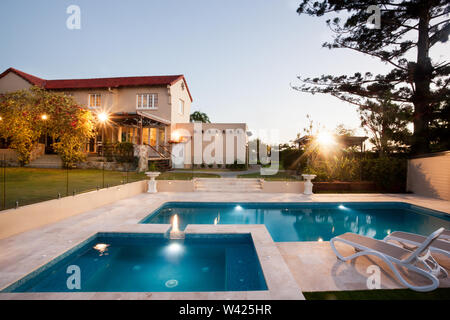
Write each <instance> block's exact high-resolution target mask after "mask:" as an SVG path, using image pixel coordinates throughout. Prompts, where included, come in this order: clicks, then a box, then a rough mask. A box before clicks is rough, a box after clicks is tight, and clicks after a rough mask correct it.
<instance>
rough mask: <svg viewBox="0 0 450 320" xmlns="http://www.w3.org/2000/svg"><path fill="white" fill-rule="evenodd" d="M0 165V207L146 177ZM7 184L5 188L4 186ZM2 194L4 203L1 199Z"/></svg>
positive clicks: (168, 176)
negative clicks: (0, 166) (4, 172)
mask: <svg viewBox="0 0 450 320" xmlns="http://www.w3.org/2000/svg"><path fill="white" fill-rule="evenodd" d="M5 171H6V175H5V176H4V174H3V168H0V209H3V208H6V209H8V208H14V207H15V205H16V201H18V202H19V206H24V205H27V204H31V203H36V202H41V201H46V200H51V199H56V198H58V193H59V194H61V197H65V196H66V195H73V192H74V191H75V192H76V193H81V192H87V191H91V190H95V189H97V187H99V188H102V187H107V186H108V185H109V186H115V185H119V184H123V183H127V182H134V181H139V180H144V179H147V177H146V175H145V174H144V173H136V172H128V173H126V172H120V171H108V170H105V171H103V170H96V169H72V170H68V171H67V170H65V169H41V168H5ZM194 176H195V177H206V178H220V176H219V175H213V174H206V173H200V174H198V173H197V174H194ZM192 177H193V176H192V173H191V172H181V173H175V172H164V173H162V174H161V176H159V177H158V179H159V180H190V179H192ZM5 186H6V188H5ZM4 197H5V199H6V201H5V202H6V203H4V200H3V199H4Z"/></svg>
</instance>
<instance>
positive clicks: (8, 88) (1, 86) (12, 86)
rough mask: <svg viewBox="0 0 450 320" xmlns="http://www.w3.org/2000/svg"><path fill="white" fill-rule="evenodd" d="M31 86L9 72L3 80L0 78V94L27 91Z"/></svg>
mask: <svg viewBox="0 0 450 320" xmlns="http://www.w3.org/2000/svg"><path fill="white" fill-rule="evenodd" d="M30 87H31V84H30V83H29V82H28V81H26V80H24V79H23V78H21V77H19V76H18V75H17V74H15V73H14V72H9V73H8V74H6V75H5V76H4V77H3V78H0V93H6V92H12V91H17V90H22V89H28V88H30Z"/></svg>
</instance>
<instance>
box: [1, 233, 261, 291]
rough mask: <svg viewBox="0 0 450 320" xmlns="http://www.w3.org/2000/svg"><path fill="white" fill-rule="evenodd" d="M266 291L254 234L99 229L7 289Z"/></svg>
mask: <svg viewBox="0 0 450 320" xmlns="http://www.w3.org/2000/svg"><path fill="white" fill-rule="evenodd" d="M250 290H251V291H254V290H267V286H266V282H265V280H264V275H263V272H262V269H261V266H260V263H259V260H258V256H257V254H256V250H255V247H254V245H253V241H252V238H251V236H250V234H232V235H231V234H230V235H228V234H219V235H217V234H216V235H189V234H187V235H186V239H184V240H169V239H167V238H165V237H164V236H163V235H162V234H140V233H130V234H128V233H99V234H97V235H95V236H94V237H92V238H90V239H88V240H86V241H84V242H83V243H81V244H80V245H78V246H76V247H75V248H73V249H70V250H69V251H67V252H66V253H64V254H63V255H61V256H59V257H57V258H55V259H54V260H52V261H50V262H49V263H47V264H46V265H44V266H43V267H41V268H39V269H37V270H36V271H34V272H32V273H31V274H29V275H27V276H25V277H24V278H22V279H21V280H19V281H17V282H15V283H13V284H12V285H10V286H9V287H7V288H6V289H4V290H3V291H2V292H195V291H250Z"/></svg>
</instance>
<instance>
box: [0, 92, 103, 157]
mask: <svg viewBox="0 0 450 320" xmlns="http://www.w3.org/2000/svg"><path fill="white" fill-rule="evenodd" d="M0 117H1V120H0V137H2V138H4V139H9V140H10V141H11V144H10V147H11V148H12V149H15V150H16V152H17V155H18V159H19V162H20V164H21V165H25V164H27V163H28V162H29V161H30V156H31V151H32V149H33V145H34V144H35V143H37V141H38V139H39V137H40V136H41V135H42V134H43V133H44V132H45V133H46V134H48V135H50V136H51V137H52V138H53V141H57V142H55V143H53V148H54V150H55V151H56V152H57V153H58V154H59V155H60V156H61V159H62V161H63V163H64V164H65V165H73V164H74V163H75V162H78V161H81V160H83V159H84V156H85V155H84V152H83V145H84V144H85V142H86V140H87V139H89V138H91V137H92V136H93V135H94V125H95V122H94V117H93V115H92V113H91V112H90V111H89V110H86V109H83V108H82V107H80V106H79V105H78V104H77V102H76V101H75V100H74V99H73V98H72V97H69V96H66V95H64V94H62V93H54V92H49V91H46V90H44V89H41V88H38V87H32V88H31V89H30V90H20V91H16V92H12V93H7V94H3V95H0Z"/></svg>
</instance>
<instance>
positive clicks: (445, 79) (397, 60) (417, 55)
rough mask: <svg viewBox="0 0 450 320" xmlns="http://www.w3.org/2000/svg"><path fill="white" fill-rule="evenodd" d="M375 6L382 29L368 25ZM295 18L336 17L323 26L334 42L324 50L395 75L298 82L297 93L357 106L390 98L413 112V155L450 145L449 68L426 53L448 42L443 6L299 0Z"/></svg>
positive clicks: (425, 1) (415, 0)
mask: <svg viewBox="0 0 450 320" xmlns="http://www.w3.org/2000/svg"><path fill="white" fill-rule="evenodd" d="M374 6H376V8H378V9H379V10H380V11H379V12H380V15H379V17H380V20H379V22H380V28H376V27H375V28H374V27H372V25H371V24H369V23H368V21H370V20H371V19H372V17H373V14H374V13H375V14H376V10H374ZM297 12H298V13H299V14H308V15H311V16H318V17H319V16H323V15H326V14H335V15H337V16H335V17H334V18H333V19H329V20H327V24H328V25H329V26H330V27H331V28H332V30H333V31H334V32H335V37H334V40H333V41H332V42H331V43H324V44H323V46H324V47H327V48H330V49H334V48H346V49H350V50H354V51H357V52H360V53H363V54H367V55H370V56H373V57H376V58H378V59H380V60H381V61H382V62H385V63H388V64H390V65H391V66H392V67H393V69H392V70H391V71H390V72H389V73H387V74H378V75H374V74H372V73H370V72H366V73H362V72H357V73H355V74H354V75H340V76H333V75H322V76H321V77H317V78H302V77H299V79H300V80H301V81H302V84H301V85H299V86H297V87H295V89H297V90H299V91H302V92H308V93H326V94H331V95H333V96H335V97H337V98H339V99H341V100H344V101H347V102H350V103H353V104H356V105H359V106H365V105H367V104H368V103H370V102H371V101H372V102H374V101H376V100H377V99H380V98H382V97H383V96H384V95H385V94H386V92H389V93H390V98H391V101H392V103H398V104H405V103H408V104H411V105H412V106H413V123H414V133H413V137H412V141H411V149H412V152H413V153H414V154H422V153H427V152H429V151H430V150H433V149H435V148H434V147H433V145H440V146H443V147H444V148H445V145H446V141H448V140H450V137H449V136H448V134H449V130H448V120H449V119H448V118H446V117H448V100H449V89H448V86H449V83H450V77H449V72H450V63H449V62H448V61H433V59H431V57H430V49H431V48H432V47H433V46H435V45H436V44H437V43H439V42H447V40H448V37H449V31H450V19H449V12H450V3H449V2H448V1H447V0H378V1H374V0H322V1H316V0H303V1H302V3H301V4H300V6H299V8H298V10H297ZM341 12H345V13H346V15H345V19H343V20H341V18H340V17H339V16H338V15H339V13H341ZM375 21H376V20H375ZM413 55H414V58H413V59H411V56H413ZM408 58H409V59H408ZM447 146H448V143H447Z"/></svg>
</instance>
